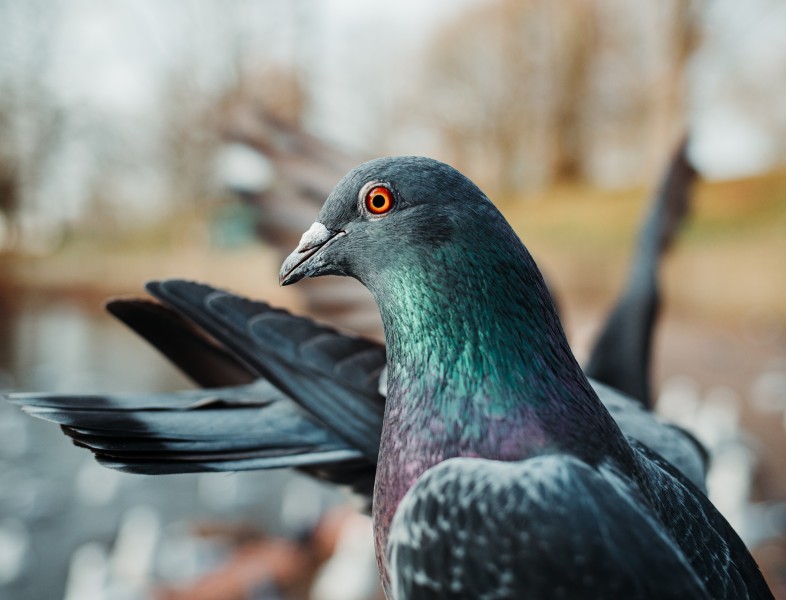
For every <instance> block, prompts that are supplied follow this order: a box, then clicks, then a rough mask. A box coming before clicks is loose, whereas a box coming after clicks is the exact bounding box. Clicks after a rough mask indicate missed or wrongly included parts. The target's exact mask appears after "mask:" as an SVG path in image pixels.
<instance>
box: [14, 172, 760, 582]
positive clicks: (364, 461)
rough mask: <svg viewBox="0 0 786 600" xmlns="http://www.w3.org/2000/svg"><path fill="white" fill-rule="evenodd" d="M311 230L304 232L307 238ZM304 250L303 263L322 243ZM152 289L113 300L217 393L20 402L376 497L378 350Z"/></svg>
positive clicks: (692, 452) (635, 409) (101, 452)
mask: <svg viewBox="0 0 786 600" xmlns="http://www.w3.org/2000/svg"><path fill="white" fill-rule="evenodd" d="M437 164H439V163H437ZM440 168H447V167H444V166H442V167H440ZM459 181H463V180H459ZM390 185H391V186H392V185H393V184H392V183H391V184H390ZM465 185H466V184H465ZM340 187H341V185H340V186H339V188H340ZM337 189H338V188H337ZM391 189H395V188H391ZM470 189H474V188H470ZM476 193H477V192H476ZM334 196H335V193H334ZM391 198H392V202H394V203H395V202H396V197H395V196H391ZM355 204H356V205H357V199H355ZM395 210H396V212H398V211H400V210H401V208H400V205H397V206H396V209H395ZM401 212H403V211H401ZM656 212H657V211H656ZM375 219H379V220H381V219H380V218H378V217H375ZM421 225H422V224H421ZM316 230H317V231H316V233H317V234H320V233H322V232H321V229H320V228H319V227H316ZM440 231H442V234H444V227H443V228H440V227H439V226H438V227H436V232H437V233H438V234H439V235H438V236H437V239H440V237H439V236H440V235H442V234H440V233H439V232H440ZM313 233H314V231H312V235H311V236H305V237H304V241H305V242H306V245H308V242H309V239H311V240H312V241H313V239H314V236H313ZM424 233H425V232H424ZM343 237H344V236H343V235H338V236H337V239H336V241H335V242H331V243H337V242H338V241H341V238H343ZM514 237H515V236H514ZM650 246H652V245H650ZM658 248H659V249H662V246H658ZM301 249H303V250H304V252H302V253H296V256H297V258H298V260H300V259H302V258H303V255H304V254H309V253H311V252H312V251H315V250H316V251H317V253H318V252H319V251H322V248H315V247H308V248H301ZM309 258H310V256H309ZM303 264H305V263H303ZM299 266H301V265H299ZM313 266H314V263H311V267H313ZM293 273H294V271H293ZM299 274H300V275H303V274H304V272H303V269H302V268H301V270H300V272H299ZM311 274H314V273H311ZM347 274H353V275H354V273H351V272H348V273H347ZM355 276H357V275H355ZM358 278H359V277H358ZM288 279H289V280H288V281H286V282H287V283H289V282H292V280H293V279H292V273H289V278H288ZM148 291H149V292H150V293H151V294H152V295H153V296H154V297H155V298H157V299H158V301H159V303H152V302H150V301H145V300H125V299H124V300H115V301H113V302H110V303H109V305H108V308H109V310H110V312H112V313H113V314H114V315H115V316H117V317H119V318H120V319H121V320H123V321H125V322H126V323H127V324H129V325H130V326H131V327H132V328H133V329H135V330H136V331H137V332H139V333H141V334H142V335H143V337H145V338H146V339H148V340H149V341H151V342H152V343H153V344H154V345H155V346H156V347H158V348H159V350H161V351H162V352H163V353H164V354H165V355H166V356H168V357H169V358H170V359H171V360H172V361H173V362H174V363H175V364H176V365H178V366H180V367H181V369H183V370H184V371H185V372H186V373H187V374H188V375H190V376H191V377H192V379H194V380H195V381H196V382H197V383H198V384H200V385H203V386H206V388H208V389H204V390H193V391H188V392H181V393H179V394H174V395H172V394H162V395H158V396H155V395H154V396H144V397H139V396H134V395H126V396H122V395H115V396H101V397H99V396H93V397H85V396H62V395H42V394H21V395H20V394H18V395H15V396H14V397H13V401H15V402H17V403H19V404H22V405H24V406H25V409H26V410H27V411H28V412H31V413H32V414H34V415H36V416H40V417H42V418H46V419H49V420H52V421H55V422H57V423H60V424H62V425H63V428H64V431H65V432H66V433H67V434H68V435H70V436H71V437H73V438H74V440H75V442H76V443H77V444H78V445H83V446H86V447H88V448H90V449H91V450H93V452H94V453H95V454H96V456H97V458H98V459H99V461H101V462H102V463H103V464H105V465H107V466H110V467H115V468H119V469H121V470H126V471H132V472H142V473H170V472H184V471H206V470H239V469H252V468H275V467H281V466H290V467H296V468H300V469H302V470H304V471H306V472H308V473H310V474H312V475H314V476H316V477H320V478H322V479H326V480H328V481H332V482H334V483H339V484H348V485H350V486H352V487H353V488H354V489H355V491H357V492H359V493H360V494H362V495H365V496H366V497H370V496H371V493H372V492H371V490H372V486H373V482H374V479H375V476H376V474H377V458H378V456H377V452H378V447H379V440H380V430H381V429H382V415H383V411H384V410H385V399H384V396H383V394H380V393H379V391H378V386H379V382H380V378H381V375H382V374H383V372H384V367H385V364H386V355H385V350H384V347H383V346H381V345H380V344H378V343H376V342H372V341H369V340H363V339H362V338H357V337H354V336H349V335H346V334H343V333H339V332H337V331H335V330H333V329H330V328H327V327H324V326H320V325H317V324H315V323H313V322H312V321H309V320H307V319H304V318H302V317H295V316H293V315H290V314H289V313H287V312H286V311H281V310H278V309H273V308H271V307H269V306H268V305H266V304H265V303H261V302H253V301H250V300H247V299H243V298H240V297H237V296H234V295H232V294H229V293H227V292H223V291H220V290H215V289H214V288H211V287H210V286H205V285H200V284H195V283H192V282H183V281H177V280H173V281H165V282H154V283H151V284H149V285H148ZM627 303H628V305H629V306H630V305H631V301H630V300H628V301H627ZM621 304H624V302H623V303H621ZM618 308H619V307H618ZM383 315H384V313H383ZM560 331H561V330H560ZM612 350H613V347H612ZM611 379H613V377H612V378H611ZM606 383H612V382H611V381H606ZM593 387H594V389H595V390H596V392H597V394H598V396H599V397H600V398H601V399H602V400H603V402H604V403H605V405H606V407H607V408H608V409H609V410H610V411H611V413H612V414H613V415H614V417H615V418H616V420H617V422H618V423H619V425H620V427H621V429H622V431H623V432H624V433H625V434H627V435H628V436H630V438H632V439H633V440H638V442H636V441H632V442H630V443H631V444H633V445H634V447H635V448H640V447H641V446H639V445H638V444H639V442H643V443H644V445H645V446H648V447H649V448H650V449H654V450H656V451H657V452H658V453H659V454H662V455H663V456H666V457H667V458H668V459H669V461H671V463H672V464H674V465H677V467H678V468H679V469H680V470H681V471H682V473H684V474H685V475H686V476H688V477H690V478H691V479H692V480H693V481H694V482H695V483H696V484H697V485H699V486H701V485H703V476H704V467H705V466H706V465H704V464H703V461H704V459H705V457H704V456H703V455H702V453H701V449H700V447H699V446H698V445H697V443H696V442H695V440H693V439H692V438H691V437H690V436H689V435H687V434H686V433H685V432H683V431H680V430H678V429H675V428H671V427H670V426H668V425H666V424H664V423H662V422H660V421H658V420H657V419H655V418H654V417H653V416H652V414H651V413H649V412H647V411H645V410H643V406H642V405H641V404H640V403H638V402H636V401H635V400H632V399H630V398H626V397H625V396H623V395H621V394H619V393H617V392H615V391H614V390H612V389H609V388H607V387H606V386H604V385H602V384H601V383H599V382H593ZM382 388H383V391H384V390H385V389H386V386H385V385H383V386H382ZM674 448H680V449H681V450H679V451H677V452H674ZM642 451H643V452H648V450H647V448H646V447H643V450H642ZM669 452H671V453H672V455H669ZM686 458H687V460H685V459H686ZM653 460H656V459H653ZM657 460H662V459H661V458H660V457H657ZM668 468H671V465H668ZM696 493H697V494H700V493H701V492H696ZM713 518H717V517H713ZM378 546H379V544H378ZM742 552H743V553H744V549H743V550H742ZM400 554H401V553H399V555H400ZM383 564H386V561H383ZM386 568H387V567H386ZM752 568H753V569H754V570H755V565H754V567H752ZM765 589H766V588H765ZM462 594H463V592H462V593H460V594H459V595H460V596H462V597H465V596H463V595H462ZM402 597H416V596H412V595H406V594H405V595H403V596H402ZM500 597H504V596H500ZM513 597H517V596H515V595H514V596H513ZM534 597H540V596H534ZM543 597H550V596H543ZM586 597H591V596H586ZM633 597H636V596H633ZM641 597H655V596H641ZM657 597H660V596H657ZM665 597H668V596H665ZM696 597H702V596H701V595H697V596H696ZM718 597H723V596H718ZM741 597H744V596H741ZM751 597H755V596H751ZM761 597H767V596H761Z"/></svg>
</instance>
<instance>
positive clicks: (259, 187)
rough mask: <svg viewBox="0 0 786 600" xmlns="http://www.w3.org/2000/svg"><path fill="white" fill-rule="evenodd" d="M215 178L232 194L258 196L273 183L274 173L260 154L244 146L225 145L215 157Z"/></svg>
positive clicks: (267, 161) (237, 144)
mask: <svg viewBox="0 0 786 600" xmlns="http://www.w3.org/2000/svg"><path fill="white" fill-rule="evenodd" d="M216 178H217V179H218V182H219V183H220V184H221V185H222V186H224V187H226V188H227V189H229V190H232V191H233V192H238V193H241V194H259V193H262V192H264V191H266V190H268V189H269V188H270V187H271V186H272V185H273V182H274V181H275V178H276V172H275V169H274V168H273V163H271V162H270V161H269V160H268V159H267V158H266V157H265V156H264V155H263V154H262V153H260V152H257V151H256V150H254V149H253V148H252V147H250V146H247V145H246V144H239V143H231V144H225V145H224V146H223V147H222V148H221V150H220V151H219V152H218V156H217V157H216Z"/></svg>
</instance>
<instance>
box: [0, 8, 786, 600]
mask: <svg viewBox="0 0 786 600" xmlns="http://www.w3.org/2000/svg"><path fill="white" fill-rule="evenodd" d="M784 31H786V4H784V3H783V2H781V1H779V0H749V1H748V2H745V3H740V2H735V1H734V0H715V1H714V2H709V1H707V0H694V1H688V0H641V1H639V2H636V3H635V4H634V3H630V2H624V1H623V0H562V1H561V2H559V3H555V2H550V1H549V0H515V1H514V0H432V1H430V2H419V1H417V0H396V1H395V2H394V1H393V0H384V1H378V2H374V3H370V2H363V1H362V0H254V1H251V0H234V1H232V2H222V1H219V0H181V1H179V2H166V3H164V2H156V1H155V0H70V1H68V2H65V1H58V0H25V1H24V2H18V1H14V0H0V390H2V391H25V390H38V391H62V392H66V391H70V392H77V391H79V392H98V391H104V392H111V391H146V390H175V389H179V388H184V387H188V386H190V384H189V382H187V381H186V380H185V379H184V378H183V377H182V376H180V375H179V374H178V373H177V372H175V371H174V370H173V369H172V368H170V367H169V366H168V365H167V364H166V363H165V361H164V359H162V358H160V357H159V356H157V355H156V354H155V352H154V351H153V350H151V349H149V348H147V347H146V346H145V344H144V343H142V342H140V341H138V340H136V339H135V338H134V336H133V335H132V334H131V333H130V332H127V331H125V330H124V328H123V327H122V326H121V325H120V324H117V323H114V322H113V321H111V319H110V318H109V317H107V316H105V315H104V314H103V313H102V311H101V303H102V300H103V299H104V298H106V297H107V296H111V295H116V294H128V293H132V294H134V293H139V291H140V289H141V287H142V285H143V283H144V281H146V280H148V279H153V278H160V277H171V276H178V277H187V278H195V279H200V280H203V281H206V282H209V283H211V284H213V285H216V286H220V287H226V288H229V289H231V290H232V291H235V292H237V293H241V294H245V295H250V296H253V297H258V298H264V299H266V300H268V301H270V302H272V303H275V304H280V305H283V306H286V307H289V308H290V309H292V310H296V311H301V312H310V313H312V314H315V315H317V316H318V317H319V318H322V319H325V320H329V321H331V322H333V323H338V324H341V325H342V326H343V327H346V328H348V329H353V330H355V331H358V332H362V333H365V334H367V335H374V336H379V333H380V332H379V323H378V317H377V315H376V312H375V307H374V306H373V303H371V302H370V301H369V297H368V295H367V294H366V292H365V290H363V289H362V288H360V286H359V285H353V284H354V282H351V281H347V280H344V279H339V278H326V279H323V280H317V281H313V282H304V283H303V284H301V285H298V286H295V288H287V289H284V290H282V289H281V288H279V287H278V286H277V279H276V273H277V269H278V265H279V263H280V260H281V257H282V253H284V252H288V251H289V250H290V249H291V248H292V247H293V246H294V243H295V242H296V240H297V238H298V237H299V235H300V233H302V231H303V230H304V229H305V228H306V227H307V226H308V224H310V223H311V222H312V221H313V219H314V216H315V214H316V212H317V210H318V207H319V206H320V204H321V202H322V201H323V200H324V198H325V196H326V194H327V193H328V192H329V191H330V189H331V188H332V186H333V185H334V184H335V183H336V182H337V181H338V179H339V178H340V177H341V175H343V174H344V172H345V171H347V170H348V169H349V168H351V167H352V166H353V165H355V164H356V163H358V162H360V161H362V160H366V159H368V158H373V157H375V156H379V155H385V154H426V155H430V156H433V157H435V158H439V159H441V160H444V161H446V162H449V163H451V164H452V165H454V166H456V167H457V168H459V169H460V170H462V171H463V172H464V173H465V174H467V175H468V176H470V177H471V178H472V179H473V180H474V181H476V182H477V183H478V184H479V185H480V186H481V187H482V188H483V189H484V190H485V191H486V192H487V193H488V194H489V195H490V196H491V197H492V198H493V199H494V200H495V202H496V203H497V204H498V205H499V206H500V207H501V208H502V210H503V212H504V213H505V214H506V216H507V217H508V218H509V219H510V220H511V222H512V223H513V224H514V226H515V227H516V229H517V231H518V232H519V233H520V235H521V236H522V238H523V239H524V241H525V243H527V245H528V247H529V248H530V250H531V251H532V252H533V254H534V255H535V257H536V259H537V260H538V262H539V264H540V265H541V267H542V268H543V269H544V271H545V272H546V273H547V274H548V276H549V278H550V281H552V282H553V284H554V287H555V289H556V291H557V294H558V297H559V299H560V305H561V310H562V311H563V314H564V319H565V324H566V328H567V331H568V334H569V337H570V338H571V342H572V344H573V346H574V348H575V349H576V353H577V355H578V356H579V357H580V358H585V357H586V356H587V348H588V345H589V344H590V343H591V341H592V339H593V335H594V333H595V332H596V331H597V328H598V327H599V325H600V322H601V320H602V319H603V317H604V316H605V314H606V312H607V311H608V309H609V307H610V303H611V302H613V299H614V298H615V294H616V293H617V292H618V290H619V287H620V286H621V284H622V281H623V279H624V276H625V273H626V265H627V261H628V259H629V257H630V255H631V252H632V248H633V247H634V244H635V235H636V229H637V225H638V222H639V220H640V218H641V216H642V214H643V211H644V209H645V207H646V202H647V198H648V196H649V195H650V194H651V193H652V191H653V190H654V189H655V188H656V187H657V183H658V181H659V178H660V176H661V172H662V170H663V169H664V167H665V165H666V163H667V162H668V160H669V157H670V155H671V154H672V152H673V151H674V148H675V147H676V145H677V143H678V142H679V140H680V139H681V138H682V136H683V135H685V134H686V132H687V135H688V139H689V146H688V154H689V158H690V160H691V162H692V163H693V165H694V166H695V167H696V169H697V170H698V171H699V174H700V177H701V182H700V183H699V185H698V186H697V188H696V191H695V196H694V206H693V214H692V217H691V219H690V221H689V223H688V226H687V227H686V228H685V230H684V231H683V233H682V235H681V238H680V240H679V242H678V244H677V247H676V250H675V252H674V253H673V256H671V257H670V258H669V261H668V264H667V265H666V270H665V273H664V279H665V282H664V292H665V300H666V309H665V312H664V314H663V317H662V320H661V323H660V325H659V330H658V336H657V347H656V353H655V365H654V366H655V374H656V381H657V385H658V390H659V397H660V400H659V410H660V412H662V413H663V414H665V415H667V416H669V417H670V418H673V419H675V420H677V421H678V422H680V423H682V424H684V425H685V426H686V427H688V428H690V429H691V430H692V431H694V432H695V433H696V435H697V436H699V437H700V439H702V440H703V441H704V442H705V443H706V444H707V445H708V447H709V448H710V449H711V450H712V452H713V455H714V463H713V465H714V466H713V471H712V473H711V475H710V481H709V485H710V494H711V497H712V498H713V500H714V501H715V502H716V504H717V505H718V506H719V508H720V509H721V510H722V511H723V512H724V514H725V515H726V516H727V518H729V519H730V521H731V522H732V524H733V525H734V526H735V528H736V529H737V530H738V531H739V532H740V533H741V535H742V536H743V538H744V540H745V541H746V543H747V544H748V545H749V547H750V548H751V549H752V550H753V552H754V555H755V556H756V558H757V560H758V561H759V563H760V565H761V567H762V569H763V571H764V572H765V575H766V577H767V578H768V581H769V583H770V585H771V586H772V588H773V591H774V592H775V594H776V597H779V598H786V101H784V97H786V36H784V35H783V32H784ZM370 540H371V537H370V525H369V523H368V521H367V520H366V519H365V518H364V517H360V516H358V515H357V514H356V513H355V512H354V511H353V509H352V508H351V507H350V506H349V505H348V504H347V500H346V498H345V497H344V496H342V495H341V494H340V493H338V492H337V491H336V490H332V489H328V488H326V487H323V486H319V485H318V484H316V483H313V482H312V481H310V480H306V479H304V478H302V477H299V476H297V475H294V474H292V473H289V472H265V473H241V474H207V475H188V476H185V475H184V476H168V477H158V478H151V477H142V476H132V475H123V474H119V473H116V472H113V471H109V470H107V469H104V468H102V467H99V466H98V465H97V464H96V463H95V462H94V461H93V459H92V458H91V456H90V455H89V454H88V453H87V452H85V451H83V450H80V449H77V448H74V447H73V446H71V445H70V443H69V442H68V441H67V439H66V438H65V437H64V436H62V435H61V434H60V432H59V430H58V429H57V428H56V427H53V426H50V425H48V424H46V423H42V422H38V421H34V420H33V419H31V418H29V417H27V416H25V415H23V414H21V413H20V412H19V411H18V410H17V409H15V408H13V407H10V406H8V405H6V404H4V403H0V598H2V599H6V598H8V599H13V600H16V599H20V600H21V599H24V600H50V599H59V598H63V599H65V600H75V599H77V598H78V599H79V600H118V599H123V600H136V599H142V598H168V599H179V598H190V599H196V600H200V599H204V600H208V599H219V598H220V599H223V600H227V599H229V600H231V599H241V598H254V599H262V598H283V599H300V598H310V599H314V600H323V599H324V600H330V599H341V600H354V599H357V600H365V599H371V598H378V597H379V590H378V588H377V587H376V575H375V565H374V562H373V557H372V556H371V555H370V554H369V552H370V551H371V546H370Z"/></svg>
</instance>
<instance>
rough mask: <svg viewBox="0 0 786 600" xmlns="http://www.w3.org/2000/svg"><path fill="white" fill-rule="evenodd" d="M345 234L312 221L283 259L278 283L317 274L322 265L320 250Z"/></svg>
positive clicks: (294, 280)
mask: <svg viewBox="0 0 786 600" xmlns="http://www.w3.org/2000/svg"><path fill="white" fill-rule="evenodd" d="M345 235H347V232H346V231H333V230H331V229H328V228H327V227H325V226H324V225H323V224H322V223H319V222H317V223H314V224H313V225H312V226H311V227H310V228H309V230H308V231H306V233H304V234H303V237H302V238H300V243H299V244H298V246H297V248H295V251H294V252H292V254H290V255H289V256H287V258H286V259H285V260H284V264H282V265H281V271H280V272H279V275H278V283H279V285H282V286H283V285H289V284H291V283H296V282H298V281H300V280H301V279H303V278H304V277H309V276H312V275H319V274H320V273H319V268H320V267H322V266H324V264H323V261H320V260H319V258H320V254H321V253H322V251H323V250H324V249H325V248H327V247H328V246H329V245H330V244H332V243H333V242H334V241H335V240H337V239H338V238H340V237H344V236H345Z"/></svg>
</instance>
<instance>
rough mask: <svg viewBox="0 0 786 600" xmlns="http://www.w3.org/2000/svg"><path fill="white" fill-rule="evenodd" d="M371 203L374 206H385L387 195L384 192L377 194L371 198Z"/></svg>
mask: <svg viewBox="0 0 786 600" xmlns="http://www.w3.org/2000/svg"><path fill="white" fill-rule="evenodd" d="M371 204H372V205H373V206H374V208H382V207H383V206H385V196H383V195H382V194H377V195H375V196H374V197H373V198H372V199H371Z"/></svg>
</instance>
